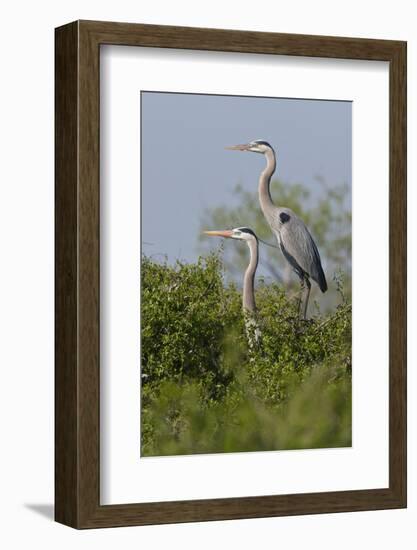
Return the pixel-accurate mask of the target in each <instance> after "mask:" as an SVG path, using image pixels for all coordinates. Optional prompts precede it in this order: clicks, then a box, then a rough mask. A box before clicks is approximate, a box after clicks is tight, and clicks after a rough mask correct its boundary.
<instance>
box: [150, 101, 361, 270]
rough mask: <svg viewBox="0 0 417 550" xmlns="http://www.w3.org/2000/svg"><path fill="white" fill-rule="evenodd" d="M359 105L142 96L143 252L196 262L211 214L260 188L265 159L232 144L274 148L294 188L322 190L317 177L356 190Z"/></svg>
mask: <svg viewBox="0 0 417 550" xmlns="http://www.w3.org/2000/svg"><path fill="white" fill-rule="evenodd" d="M351 105H352V104H351V103H350V102H347V101H346V102H344V101H343V102H342V101H319V100H306V99H283V98H253V97H236V96H215V95H195V94H175V93H158V92H142V94H141V114H142V121H141V132H142V139H141V143H142V163H141V185H142V251H143V252H144V253H145V254H148V255H154V256H155V257H158V255H166V256H167V257H168V260H169V261H170V262H173V261H175V260H176V259H177V258H179V259H182V260H186V261H190V262H191V261H195V260H196V259H197V257H198V246H197V242H198V237H199V232H200V223H201V217H202V214H203V212H204V210H205V209H206V208H210V207H214V206H219V205H222V204H233V203H234V197H233V193H232V190H233V187H234V186H235V184H236V183H238V182H239V183H240V184H241V185H242V186H243V187H245V188H247V189H251V190H254V189H256V187H257V182H258V177H259V173H260V171H261V170H262V169H263V167H264V163H265V160H264V158H263V156H262V155H253V154H241V153H236V152H231V151H227V150H225V146H227V145H232V144H236V143H247V142H248V141H251V140H254V139H264V140H266V141H268V142H269V143H271V145H272V146H273V147H274V149H275V151H276V153H277V171H276V174H275V175H276V176H277V177H278V178H280V179H281V180H282V181H284V182H285V183H286V184H288V185H291V184H294V183H303V184H304V185H307V186H310V187H311V188H312V189H313V191H314V186H315V185H317V183H316V178H317V176H319V177H321V178H324V179H325V180H326V181H327V182H328V183H332V182H334V183H335V184H340V183H349V184H350V183H351V178H352V150H351V140H352V110H351ZM312 197H313V198H312V200H314V192H313V193H312ZM281 206H285V205H281ZM254 208H259V205H258V204H254ZM210 229H213V228H210ZM215 229H221V228H215ZM271 239H272V236H271ZM215 241H216V239H213V246H214V247H215V246H218V243H216V242H215Z"/></svg>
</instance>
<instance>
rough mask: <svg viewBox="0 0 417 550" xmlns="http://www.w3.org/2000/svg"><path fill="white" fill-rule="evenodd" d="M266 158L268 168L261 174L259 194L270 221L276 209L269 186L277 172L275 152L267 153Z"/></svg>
mask: <svg viewBox="0 0 417 550" xmlns="http://www.w3.org/2000/svg"><path fill="white" fill-rule="evenodd" d="M265 157H266V167H265V169H264V170H263V171H262V172H261V175H260V176H259V185H258V194H259V203H260V205H261V208H262V212H263V213H264V216H265V217H266V218H267V219H268V220H269V218H270V217H271V216H272V214H273V210H274V208H275V205H274V203H273V202H272V198H271V192H270V189H269V185H270V182H271V177H272V174H273V173H274V172H275V168H276V160H275V153H274V151H271V150H268V151H267V152H266V153H265Z"/></svg>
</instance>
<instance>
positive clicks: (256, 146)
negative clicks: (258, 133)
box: [226, 139, 273, 154]
mask: <svg viewBox="0 0 417 550" xmlns="http://www.w3.org/2000/svg"><path fill="white" fill-rule="evenodd" d="M226 149H229V150H231V151H250V152H252V153H262V154H265V153H266V152H268V151H273V149H272V147H271V145H270V144H269V143H268V142H267V141H265V140H263V139H255V140H254V141H251V142H250V143H246V144H243V145H231V146H230V147H226Z"/></svg>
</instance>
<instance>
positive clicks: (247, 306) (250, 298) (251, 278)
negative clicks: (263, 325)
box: [243, 240, 258, 313]
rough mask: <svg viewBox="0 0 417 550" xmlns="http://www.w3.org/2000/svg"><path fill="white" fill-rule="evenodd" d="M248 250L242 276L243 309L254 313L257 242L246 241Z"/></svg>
mask: <svg viewBox="0 0 417 550" xmlns="http://www.w3.org/2000/svg"><path fill="white" fill-rule="evenodd" d="M247 244H248V247H249V250H250V261H249V265H248V267H247V269H246V271H245V276H244V278H243V309H244V310H246V311H248V312H250V313H255V311H256V303H255V273H256V268H257V267H258V242H257V241H256V240H250V241H247Z"/></svg>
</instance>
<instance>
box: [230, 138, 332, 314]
mask: <svg viewBox="0 0 417 550" xmlns="http://www.w3.org/2000/svg"><path fill="white" fill-rule="evenodd" d="M227 149H231V150H234V151H250V152H252V153H261V154H263V155H265V157H266V167H265V169H264V170H263V171H262V172H261V175H260V176H259V184H258V194H259V203H260V205H261V209H262V212H263V214H264V216H265V218H266V220H267V222H268V223H269V225H270V227H271V229H272V232H273V233H274V235H275V236H276V238H277V241H278V244H279V246H280V248H281V251H282V253H283V254H284V257H285V259H286V260H287V262H288V263H289V264H290V265H291V267H292V268H293V270H294V271H295V273H296V274H297V275H298V277H299V278H300V281H301V290H302V293H303V294H304V304H303V306H302V305H301V304H302V299H300V314H301V308H302V312H303V318H304V319H306V317H307V307H308V301H309V298H310V289H311V283H310V278H312V279H313V281H316V283H317V284H318V286H319V288H320V290H321V291H322V292H326V290H327V282H326V277H325V275H324V271H323V268H322V266H321V260H320V254H319V251H318V248H317V246H316V243H315V242H314V240H313V237H312V236H311V234H310V232H309V230H308V229H307V227H306V225H305V224H304V222H303V221H302V220H301V219H300V218H299V217H298V216H297V215H296V214H295V213H294V212H293V211H292V210H291V209H290V208H284V207H280V206H275V204H274V203H273V202H272V198H271V193H270V183H271V177H272V174H273V173H274V172H275V168H276V160H275V151H274V149H273V148H272V147H271V145H270V144H269V143H268V142H267V141H263V140H260V139H257V140H255V141H251V142H250V143H247V144H245V145H233V146H232V147H227Z"/></svg>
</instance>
